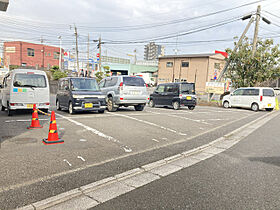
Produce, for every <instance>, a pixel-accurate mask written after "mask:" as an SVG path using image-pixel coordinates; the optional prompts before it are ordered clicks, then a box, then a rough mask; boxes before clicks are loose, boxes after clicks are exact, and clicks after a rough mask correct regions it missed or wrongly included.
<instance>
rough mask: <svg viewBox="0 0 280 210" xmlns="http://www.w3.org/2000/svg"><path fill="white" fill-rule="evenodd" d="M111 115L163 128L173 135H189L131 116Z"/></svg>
mask: <svg viewBox="0 0 280 210" xmlns="http://www.w3.org/2000/svg"><path fill="white" fill-rule="evenodd" d="M110 114H112V115H115V116H120V117H125V118H128V119H131V120H135V121H138V122H141V123H145V124H148V125H152V126H154V127H157V128H161V129H163V130H166V131H169V132H172V133H176V134H179V135H181V136H186V135H187V134H185V133H181V132H178V131H175V130H173V129H170V128H166V127H164V126H161V125H158V124H155V123H152V122H149V121H146V120H140V119H137V118H135V117H131V116H127V115H123V114H115V113H110Z"/></svg>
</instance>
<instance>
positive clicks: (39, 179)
mask: <svg viewBox="0 0 280 210" xmlns="http://www.w3.org/2000/svg"><path fill="white" fill-rule="evenodd" d="M257 114H258V113H257V112H254V114H252V115H257ZM262 117H263V116H262ZM262 117H260V118H258V119H261V118H262ZM245 118H247V116H244V117H242V118H240V119H236V120H234V121H232V122H228V123H225V124H223V125H221V126H218V127H215V128H212V129H209V130H207V131H204V132H201V133H199V134H198V135H195V136H192V137H189V138H186V139H180V140H177V141H174V142H170V143H168V144H164V145H161V146H158V147H157V148H163V147H166V146H169V145H174V144H178V143H182V142H186V141H188V140H191V139H194V138H197V137H199V136H202V135H204V134H207V133H209V132H213V131H216V130H218V129H220V128H222V127H224V126H228V125H230V124H234V123H235V122H237V121H240V120H243V119H245ZM232 145H233V144H232V142H230V141H228V143H227V144H225V143H224V144H221V145H218V146H217V147H219V148H224V147H225V148H229V147H231V146H232ZM152 150H154V148H149V149H145V150H142V151H140V152H135V153H126V154H123V155H120V156H118V157H116V158H111V159H108V160H104V161H101V162H98V163H92V164H88V165H86V166H82V167H79V168H75V169H70V170H68V171H63V172H60V173H56V174H52V175H48V176H44V177H40V178H37V179H33V180H29V181H26V182H23V183H19V184H15V185H10V186H8V187H2V189H1V188H0V193H3V192H6V191H9V190H14V189H18V188H20V187H25V186H29V185H31V184H35V183H38V182H42V181H47V180H49V179H52V178H58V177H60V176H64V175H67V174H71V173H75V172H77V171H81V170H84V169H87V168H91V167H94V166H100V165H102V164H105V163H109V162H111V161H116V160H120V159H122V158H125V157H129V156H131V155H135V154H143V153H144V152H149V151H152ZM182 154H184V152H183V153H182ZM148 165H150V164H148Z"/></svg>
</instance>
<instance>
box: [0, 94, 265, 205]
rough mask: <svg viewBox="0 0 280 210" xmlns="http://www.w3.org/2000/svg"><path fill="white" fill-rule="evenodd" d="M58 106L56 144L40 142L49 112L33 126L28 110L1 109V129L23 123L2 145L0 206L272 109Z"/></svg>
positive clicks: (203, 137)
mask: <svg viewBox="0 0 280 210" xmlns="http://www.w3.org/2000/svg"><path fill="white" fill-rule="evenodd" d="M52 99H54V98H52ZM52 106H53V107H52V108H53V109H54V100H52ZM56 113H57V114H56V118H57V123H58V133H59V136H60V138H62V139H63V140H64V141H65V143H64V144H61V145H52V146H45V145H43V144H42V139H43V138H46V137H47V135H48V120H49V119H48V118H47V117H46V116H43V115H40V116H39V117H40V119H42V120H41V123H42V124H43V123H44V128H43V129H39V130H31V131H29V130H26V127H27V126H28V124H29V123H30V117H31V114H30V113H26V114H24V113H23V114H20V115H16V116H13V117H5V116H3V113H2V115H1V117H0V118H1V120H2V124H3V125H4V126H6V128H7V129H3V131H4V132H6V131H8V130H12V129H18V130H17V132H10V131H9V132H10V133H11V135H10V137H12V138H6V140H5V141H4V142H2V147H1V150H0V151H1V153H0V160H1V162H0V174H4V176H2V178H1V179H0V186H1V187H0V208H1V209H10V208H16V207H20V206H24V205H27V204H30V203H32V202H36V201H40V200H42V199H45V198H48V197H50V196H54V195H57V194H59V193H62V192H66V191H69V190H71V189H74V188H77V187H80V186H82V185H86V184H89V183H92V182H94V181H98V180H100V179H103V178H106V177H108V176H112V175H115V174H118V173H122V172H124V171H127V170H130V169H133V168H135V167H138V166H141V165H143V164H148V163H150V162H154V161H157V160H160V159H162V158H165V157H168V156H171V155H175V154H177V153H179V152H182V151H186V150H189V149H192V148H194V147H197V146H200V145H203V144H206V143H208V142H210V141H212V140H214V139H216V138H219V137H220V136H222V135H225V134H227V133H228V132H230V131H232V130H234V129H237V128H239V127H240V126H242V125H244V124H246V123H248V122H250V121H252V120H254V119H256V118H258V117H261V116H265V115H267V112H263V111H261V112H258V113H255V112H252V111H250V110H242V109H228V110H226V109H223V108H218V107H199V106H198V107H196V109H195V110H193V111H190V110H188V109H187V108H182V109H181V110H177V111H175V110H173V109H169V108H149V107H146V108H145V110H144V111H143V112H136V111H134V110H133V109H132V108H124V109H120V110H119V111H118V112H115V113H108V112H105V113H104V114H98V113H79V114H76V115H72V116H70V115H69V114H68V113H67V112H65V111H57V112H56ZM2 116H3V117H2ZM1 135H2V134H1ZM5 135H6V136H7V134H5ZM133 193H134V192H133Z"/></svg>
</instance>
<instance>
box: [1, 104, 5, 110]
mask: <svg viewBox="0 0 280 210" xmlns="http://www.w3.org/2000/svg"><path fill="white" fill-rule="evenodd" d="M1 111H5V107H4V106H3V104H2V102H1Z"/></svg>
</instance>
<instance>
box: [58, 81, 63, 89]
mask: <svg viewBox="0 0 280 210" xmlns="http://www.w3.org/2000/svg"><path fill="white" fill-rule="evenodd" d="M63 81H64V80H61V81H59V84H58V89H59V90H63Z"/></svg>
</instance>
